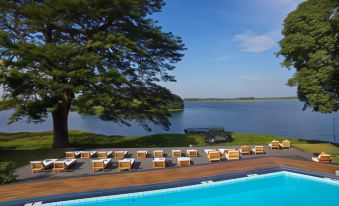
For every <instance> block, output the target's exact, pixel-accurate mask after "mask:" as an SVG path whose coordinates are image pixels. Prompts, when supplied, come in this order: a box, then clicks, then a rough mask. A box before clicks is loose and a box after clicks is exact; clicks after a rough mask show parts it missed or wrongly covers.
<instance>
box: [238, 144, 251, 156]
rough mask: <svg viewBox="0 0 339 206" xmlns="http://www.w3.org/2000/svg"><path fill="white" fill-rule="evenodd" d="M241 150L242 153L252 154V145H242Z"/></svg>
mask: <svg viewBox="0 0 339 206" xmlns="http://www.w3.org/2000/svg"><path fill="white" fill-rule="evenodd" d="M239 151H240V153H241V154H242V155H244V154H248V155H249V154H251V150H250V146H248V145H244V146H241V148H240V150H239Z"/></svg>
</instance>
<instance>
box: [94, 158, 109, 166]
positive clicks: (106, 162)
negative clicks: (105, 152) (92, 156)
mask: <svg viewBox="0 0 339 206" xmlns="http://www.w3.org/2000/svg"><path fill="white" fill-rule="evenodd" d="M111 161H112V158H107V159H101V160H92V162H104V164H105V165H107V164H108V163H110V162H111Z"/></svg>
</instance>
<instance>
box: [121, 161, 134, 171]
mask: <svg viewBox="0 0 339 206" xmlns="http://www.w3.org/2000/svg"><path fill="white" fill-rule="evenodd" d="M132 166H133V165H132V163H131V162H130V161H128V162H127V161H126V162H119V161H118V170H119V172H121V171H123V170H128V171H129V172H130V171H131V169H132Z"/></svg>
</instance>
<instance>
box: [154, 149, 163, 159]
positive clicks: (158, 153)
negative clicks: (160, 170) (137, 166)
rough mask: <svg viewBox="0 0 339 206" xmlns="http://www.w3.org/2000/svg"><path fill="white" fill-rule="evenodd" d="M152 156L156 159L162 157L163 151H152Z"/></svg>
mask: <svg viewBox="0 0 339 206" xmlns="http://www.w3.org/2000/svg"><path fill="white" fill-rule="evenodd" d="M153 156H154V157H155V158H158V157H164V151H160V150H159V151H153Z"/></svg>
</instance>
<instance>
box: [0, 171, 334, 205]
mask: <svg viewBox="0 0 339 206" xmlns="http://www.w3.org/2000/svg"><path fill="white" fill-rule="evenodd" d="M274 172H292V173H297V174H302V175H308V176H313V177H318V178H327V179H333V180H336V181H339V176H335V175H331V174H325V173H320V172H314V171H310V170H304V169H297V168H292V167H286V166H276V167H271V168H264V169H255V170H248V171H244V172H237V173H231V174H221V175H216V176H208V177H202V178H194V179H187V180H179V181H174V182H165V183H157V184H150V185H140V186H130V187H123V188H113V189H104V190H92V191H87V192H77V193H69V194H60V195H48V196H42V197H34V198H25V199H20V200H15V201H10V202H3V203H1V205H3V206H16V205H24V204H27V203H34V202H43V203H51V202H60V201H67V200H73V199H84V198H93V197H102V196H111V195H122V194H128V193H136V192H145V191H151V190H161V189H169V188H175V187H184V186H191V185H198V184H201V183H202V182H205V181H213V182H219V181H225V180H231V179H237V178H243V177H248V176H249V175H253V174H255V175H263V174H269V173H274Z"/></svg>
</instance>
